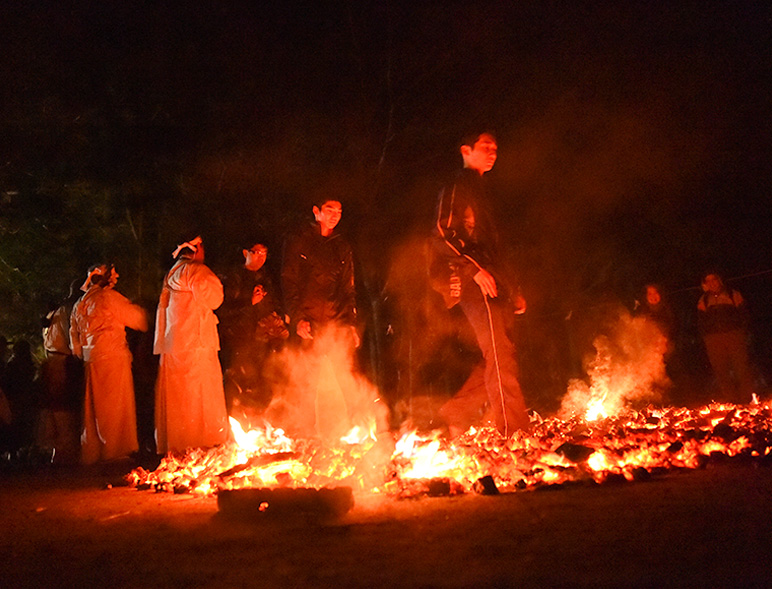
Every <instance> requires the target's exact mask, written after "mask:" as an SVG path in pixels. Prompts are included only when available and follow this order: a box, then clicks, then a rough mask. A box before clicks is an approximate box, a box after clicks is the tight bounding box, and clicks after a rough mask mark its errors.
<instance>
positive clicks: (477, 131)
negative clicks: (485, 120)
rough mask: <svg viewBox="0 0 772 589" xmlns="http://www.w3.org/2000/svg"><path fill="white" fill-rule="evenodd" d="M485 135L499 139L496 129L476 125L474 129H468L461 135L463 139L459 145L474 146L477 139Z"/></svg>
mask: <svg viewBox="0 0 772 589" xmlns="http://www.w3.org/2000/svg"><path fill="white" fill-rule="evenodd" d="M483 135H490V136H491V137H493V140H494V141H497V139H496V131H494V130H493V129H490V128H487V127H475V128H474V129H468V130H467V132H466V133H464V134H463V135H462V136H461V140H460V141H459V142H458V147H459V148H461V146H462V145H468V146H469V147H474V144H475V143H477V141H478V140H479V139H480V137H482V136H483Z"/></svg>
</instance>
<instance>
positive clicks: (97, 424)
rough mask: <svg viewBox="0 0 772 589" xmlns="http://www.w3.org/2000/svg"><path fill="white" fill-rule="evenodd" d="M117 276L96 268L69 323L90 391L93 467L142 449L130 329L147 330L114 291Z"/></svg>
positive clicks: (88, 456) (86, 457)
mask: <svg viewBox="0 0 772 589" xmlns="http://www.w3.org/2000/svg"><path fill="white" fill-rule="evenodd" d="M117 280H118V273H117V272H116V271H115V269H114V268H113V267H112V266H110V265H100V266H97V267H95V268H93V269H92V271H91V272H90V273H89V277H88V279H87V280H86V283H85V284H84V285H83V289H84V290H85V291H86V293H85V294H84V295H83V297H81V299H80V300H79V301H78V302H77V303H76V304H75V306H74V307H73V310H72V316H71V318H70V345H71V348H72V353H73V354H75V355H76V356H77V357H79V358H82V359H83V362H84V367H85V377H86V391H85V399H84V408H83V428H82V433H81V462H83V463H84V464H94V463H96V462H105V461H110V460H116V459H119V458H123V457H127V456H130V455H131V454H132V453H134V452H136V451H137V450H138V449H139V447H138V444H137V414H136V406H135V400H134V379H133V377H132V374H131V361H132V356H131V352H130V351H129V346H128V343H127V342H126V328H127V327H128V328H129V329H134V330H137V331H147V328H148V325H147V315H146V313H145V310H144V309H143V308H142V307H140V306H139V305H135V304H133V303H132V302H131V301H129V299H127V298H126V297H125V296H123V295H122V294H120V293H119V292H117V291H115V290H113V287H114V286H115V283H116V282H117Z"/></svg>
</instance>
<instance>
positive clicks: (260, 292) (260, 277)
mask: <svg viewBox="0 0 772 589" xmlns="http://www.w3.org/2000/svg"><path fill="white" fill-rule="evenodd" d="M242 254H243V256H244V264H243V265H242V266H240V267H238V268H237V269H236V270H235V271H234V272H231V273H230V274H229V275H228V276H226V277H225V278H224V279H223V287H224V290H225V302H224V303H223V304H222V306H221V307H220V308H219V309H218V310H217V315H218V317H219V319H220V340H221V342H222V350H221V357H222V360H223V361H222V364H223V368H224V371H225V379H224V385H225V399H226V401H227V405H228V412H229V414H231V415H233V414H234V413H241V412H242V411H243V412H245V414H249V413H251V412H253V411H260V410H262V409H264V408H265V407H266V406H267V405H268V402H269V401H270V398H271V383H270V379H269V378H267V377H266V374H265V371H266V370H267V369H268V364H269V359H270V357H271V354H272V352H274V351H276V350H278V349H279V348H280V347H281V345H282V344H283V343H284V341H285V340H286V339H287V337H288V335H289V332H288V331H287V326H286V325H285V324H284V320H283V319H282V318H281V315H280V313H279V307H278V302H277V297H276V291H275V289H274V286H273V280H272V279H271V277H270V275H269V274H268V272H267V270H266V268H265V261H266V259H267V257H268V248H267V247H266V246H265V245H263V244H262V243H260V242H255V243H254V244H253V245H251V247H249V248H245V249H243V250H242ZM238 407H240V409H239V410H238V411H237V408H238Z"/></svg>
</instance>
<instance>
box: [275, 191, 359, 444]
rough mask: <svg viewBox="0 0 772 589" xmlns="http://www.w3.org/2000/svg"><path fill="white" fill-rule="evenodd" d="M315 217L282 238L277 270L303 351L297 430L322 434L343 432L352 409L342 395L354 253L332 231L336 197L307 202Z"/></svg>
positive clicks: (354, 339) (349, 358)
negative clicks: (302, 395)
mask: <svg viewBox="0 0 772 589" xmlns="http://www.w3.org/2000/svg"><path fill="white" fill-rule="evenodd" d="M312 210H313V213H314V223H312V224H310V225H309V226H307V227H306V228H305V229H304V230H302V231H301V232H300V233H298V234H296V235H294V236H292V237H291V238H290V239H288V240H287V243H286V245H285V249H284V257H283V261H282V270H281V285H282V292H283V294H284V306H285V309H286V311H287V315H288V323H289V325H290V333H291V334H292V335H293V337H294V338H295V343H296V345H297V346H298V347H299V349H300V350H301V351H302V353H303V357H304V362H303V366H304V368H303V370H305V377H306V382H305V384H304V385H301V386H300V387H299V388H300V389H306V391H308V393H309V395H312V396H313V398H310V397H309V398H308V399H306V400H305V401H304V402H301V403H300V404H301V413H302V415H301V418H302V421H303V422H304V423H303V424H302V425H301V427H300V431H301V432H302V434H306V433H308V432H315V435H318V436H320V437H322V438H335V437H336V436H339V435H342V434H344V433H345V431H344V430H347V429H348V427H349V425H350V420H351V418H353V417H354V416H353V415H350V412H351V411H352V410H353V407H352V403H351V402H350V401H351V399H347V398H346V397H347V394H348V393H349V389H350V387H349V383H344V382H342V379H343V378H345V377H346V376H347V375H351V374H352V363H353V353H354V350H355V349H356V348H357V347H358V346H359V332H358V331H357V308H356V292H355V287H354V257H353V252H352V249H351V246H350V245H349V243H348V241H346V239H345V238H344V237H343V236H342V235H341V234H340V233H339V232H338V231H337V229H336V228H337V226H338V223H339V221H340V219H341V215H342V213H343V207H342V205H341V202H340V201H339V200H337V199H335V198H325V197H322V198H321V199H319V200H318V201H317V203H316V204H315V205H314V206H313V207H312Z"/></svg>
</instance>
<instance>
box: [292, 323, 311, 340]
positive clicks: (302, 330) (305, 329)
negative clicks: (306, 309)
mask: <svg viewBox="0 0 772 589" xmlns="http://www.w3.org/2000/svg"><path fill="white" fill-rule="evenodd" d="M295 331H296V332H297V334H298V335H299V336H300V337H301V338H303V339H314V336H313V335H312V334H311V322H310V321H306V320H305V319H303V320H301V321H298V326H297V329H296V330H295Z"/></svg>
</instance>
